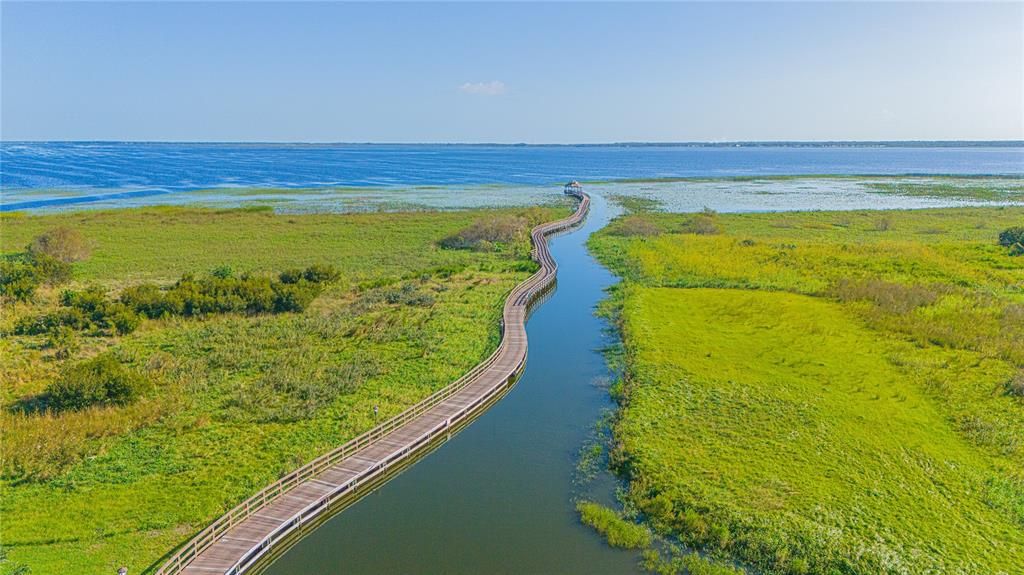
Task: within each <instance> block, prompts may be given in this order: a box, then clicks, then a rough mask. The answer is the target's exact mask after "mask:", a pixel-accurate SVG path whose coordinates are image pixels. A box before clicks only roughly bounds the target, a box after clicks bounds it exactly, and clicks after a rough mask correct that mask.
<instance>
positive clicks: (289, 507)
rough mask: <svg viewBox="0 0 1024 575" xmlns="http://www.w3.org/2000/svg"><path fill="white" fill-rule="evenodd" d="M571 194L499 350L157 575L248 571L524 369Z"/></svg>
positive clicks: (546, 228) (540, 246)
mask: <svg viewBox="0 0 1024 575" xmlns="http://www.w3.org/2000/svg"><path fill="white" fill-rule="evenodd" d="M573 195H575V196H576V197H578V198H579V200H580V202H579V205H578V207H577V208H576V211H575V213H573V214H572V215H571V216H569V217H568V218H565V219H562V220H558V221H555V222H549V223H546V224H542V225H539V226H537V227H536V228H534V229H533V230H532V232H531V239H532V241H533V246H534V249H533V258H534V259H535V260H536V261H537V262H538V263H539V264H540V266H541V267H540V269H539V270H538V271H537V272H536V273H534V274H533V275H532V276H530V278H529V279H527V280H526V281H524V282H523V283H521V284H519V285H518V286H516V287H515V288H514V289H513V290H512V292H511V293H509V295H508V297H507V298H506V300H505V307H504V310H503V313H502V338H501V344H500V345H499V346H498V349H497V350H495V351H494V353H493V354H491V356H490V357H488V358H487V359H486V360H484V361H483V362H482V363H480V364H479V365H477V366H476V367H474V368H473V369H472V370H470V371H469V372H468V373H467V374H465V375H464V376H462V377H461V378H459V379H458V380H457V381H455V382H454V383H452V384H451V385H449V386H447V387H445V388H444V389H441V390H440V391H438V392H436V393H434V394H433V395H431V396H430V397H428V398H426V399H424V400H423V401H421V402H419V403H417V404H416V405H414V406H413V407H410V408H409V409H407V410H406V411H404V412H402V413H401V414H399V415H397V416H395V417H394V418H392V419H390V420H388V421H386V422H384V423H382V424H381V425H379V426H377V427H375V428H374V429H371V430H370V431H368V432H366V433H364V434H363V435H360V436H359V437H356V438H355V439H353V440H351V441H349V442H348V443H346V444H345V445H342V446H341V447H339V448H337V449H335V450H333V451H331V452H330V453H327V454H325V455H322V456H321V457H319V458H317V459H315V460H313V461H311V462H310V463H308V464H306V465H304V466H302V467H300V468H299V469H297V470H295V471H293V472H292V473H290V474H288V475H287V476H285V477H283V478H281V479H280V480H279V481H277V482H276V483H274V484H272V485H269V486H268V487H266V488H264V489H263V490H262V491H260V492H259V493H257V494H256V495H254V496H253V497H251V498H249V499H248V500H246V501H244V502H243V503H241V504H240V505H238V506H237V507H235V508H234V509H232V510H231V511H229V512H228V513H226V514H225V515H223V516H222V517H220V518H219V519H217V520H216V521H215V522H214V523H213V524H212V525H210V526H209V527H207V528H206V529H204V530H203V531H201V532H199V534H197V535H196V536H195V537H193V538H192V539H191V540H190V541H189V542H188V543H186V544H185V545H184V546H183V547H182V548H181V549H179V550H178V551H176V552H175V553H174V554H173V555H171V557H170V558H169V559H168V560H167V561H165V562H164V563H163V565H161V566H160V568H159V569H158V570H157V571H156V573H157V575H170V574H176V573H186V574H189V575H211V574H217V573H222V574H227V575H234V574H237V573H242V572H244V571H246V570H247V569H248V568H250V567H252V566H253V565H255V564H256V563H257V562H258V561H259V559H260V558H261V557H263V556H264V555H265V554H266V553H267V552H268V551H269V550H270V549H271V548H272V547H273V546H274V545H275V544H276V543H279V542H281V541H282V540H284V539H285V538H286V537H287V536H288V535H289V534H290V533H292V532H293V531H295V530H296V529H298V528H300V527H302V526H304V525H306V524H308V523H310V522H311V521H313V520H314V519H315V518H317V517H318V516H319V515H320V514H321V513H322V512H324V511H326V510H327V509H328V508H329V507H330V506H331V504H332V503H336V502H340V501H342V500H344V499H346V498H352V497H356V496H358V493H359V488H360V487H362V486H365V485H372V484H374V480H379V479H380V478H381V477H382V476H384V475H385V474H386V473H387V471H388V470H390V469H391V468H393V467H395V466H398V465H400V464H402V463H407V462H408V460H409V458H410V457H412V456H414V455H416V454H417V453H418V452H420V451H423V450H425V449H427V448H428V447H429V446H430V445H431V444H432V443H434V441H433V440H436V439H438V438H439V437H446V436H448V435H449V434H450V433H451V431H452V430H453V429H455V428H457V427H458V426H459V424H460V423H463V424H464V423H465V422H466V421H468V420H469V419H470V418H472V417H473V416H474V415H475V414H476V413H477V412H479V411H481V410H483V409H485V408H486V407H487V406H488V405H490V403H491V402H492V401H493V400H495V399H496V398H498V397H500V396H501V394H503V393H504V392H505V391H506V390H507V389H508V388H509V387H510V386H511V385H512V384H514V383H515V381H516V379H517V378H518V377H519V374H520V373H521V371H522V368H523V366H524V365H525V364H526V318H527V315H528V314H529V311H530V307H531V306H532V305H533V304H534V303H535V302H537V301H538V300H539V299H540V297H541V296H543V295H544V294H545V293H547V292H548V290H550V289H551V288H552V287H554V283H555V274H556V272H557V269H558V265H557V264H556V263H555V260H554V258H552V257H551V253H550V252H549V251H548V246H547V237H548V236H550V235H553V234H556V233H558V232H561V231H564V230H566V229H569V228H571V227H573V226H575V225H577V224H579V223H580V222H582V221H583V219H584V218H585V217H586V215H587V211H588V210H589V208H590V197H589V196H587V194H585V193H583V192H582V191H576V192H574V193H573Z"/></svg>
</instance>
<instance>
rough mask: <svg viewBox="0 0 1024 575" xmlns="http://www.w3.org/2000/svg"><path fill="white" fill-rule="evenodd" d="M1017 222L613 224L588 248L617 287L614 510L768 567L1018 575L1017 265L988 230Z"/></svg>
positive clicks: (793, 217)
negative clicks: (619, 353) (621, 370)
mask: <svg viewBox="0 0 1024 575" xmlns="http://www.w3.org/2000/svg"><path fill="white" fill-rule="evenodd" d="M1021 222H1024V209H1022V208H971V209H942V210H921V211H895V212H870V211H865V212H808V213H779V214H735V215H716V214H701V215H666V214H657V213H635V214H632V215H627V216H625V217H622V218H620V219H618V220H617V221H615V222H613V224H612V225H610V226H609V227H608V228H606V229H605V230H603V231H602V232H601V233H600V234H598V235H596V236H595V237H594V238H592V240H591V244H590V245H591V249H592V250H593V251H594V253H595V254H597V255H598V257H599V258H600V259H601V260H602V261H603V262H604V263H606V264H607V265H609V266H610V267H612V268H613V269H614V270H615V271H617V272H618V273H619V274H621V275H622V276H623V277H624V278H625V281H624V282H623V284H622V285H621V287H620V288H619V289H618V290H617V291H616V292H615V293H614V294H613V297H612V306H611V307H612V308H613V313H615V314H616V317H617V321H618V324H619V325H620V327H621V329H622V332H623V337H624V341H625V346H626V365H627V377H626V378H625V380H624V382H623V383H622V384H621V385H618V386H615V387H614V388H613V389H614V390H615V391H616V393H617V394H618V396H619V399H620V402H621V405H622V408H621V410H620V412H619V417H618V420H617V422H616V424H615V426H614V436H615V442H614V446H615V449H614V451H613V454H612V455H613V461H614V462H615V465H616V466H617V468H618V469H619V470H620V471H621V472H622V473H623V474H625V475H626V476H627V478H628V479H629V490H628V493H627V495H626V496H625V499H626V501H625V503H626V508H627V510H635V514H636V515H637V516H638V517H639V518H640V519H641V520H642V521H643V522H645V523H647V524H648V525H649V526H651V527H653V528H654V530H655V532H657V533H659V534H660V535H661V536H662V537H664V538H666V539H667V540H669V541H673V542H677V543H679V544H682V545H684V546H685V547H686V548H696V549H700V550H702V551H704V552H706V553H707V554H708V556H710V557H712V558H719V560H721V561H723V562H725V563H726V564H728V562H730V561H733V560H739V561H741V563H742V564H744V565H747V566H750V567H752V568H754V569H755V570H757V571H761V572H767V573H793V574H801V573H922V574H923V573H1007V574H1009V573H1015V572H1018V571H1019V569H1020V567H1021V564H1022V563H1021V557H1024V471H1022V470H1024V442H1022V439H1021V438H1022V435H1021V433H1022V430H1024V397H1021V396H1020V388H1019V387H1017V385H1018V384H1015V382H1020V381H1024V379H1022V377H1024V370H1022V369H1024V345H1022V343H1021V342H1024V258H1020V257H1012V256H1010V255H1009V253H1008V251H1007V250H1006V249H1005V248H1001V247H1000V246H998V245H997V244H996V237H997V236H998V234H999V231H1000V230H1002V229H1004V228H1007V227H1010V226H1012V225H1020V223H1021ZM695 231H696V232H698V233H694V232H695ZM679 564H680V562H678V561H677V562H676V563H675V565H676V566H678V565H679ZM649 566H652V568H657V569H659V570H660V571H659V572H668V573H671V572H675V571H676V570H677V568H676V567H673V565H670V564H669V563H668V562H664V561H658V560H652V561H650V565H649ZM679 568H681V567H679Z"/></svg>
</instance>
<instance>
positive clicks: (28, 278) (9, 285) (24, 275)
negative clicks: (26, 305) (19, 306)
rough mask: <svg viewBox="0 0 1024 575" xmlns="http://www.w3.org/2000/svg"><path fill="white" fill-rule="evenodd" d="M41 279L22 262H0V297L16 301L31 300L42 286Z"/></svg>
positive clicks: (32, 267)
mask: <svg viewBox="0 0 1024 575" xmlns="http://www.w3.org/2000/svg"><path fill="white" fill-rule="evenodd" d="M42 283H43V281H42V278H40V277H39V274H38V273H36V269H35V267H34V266H32V265H31V264H29V263H27V262H24V261H15V260H3V261H0V296H3V297H5V298H10V299H14V300H18V301H26V300H28V299H31V298H32V296H33V295H35V293H36V289H37V288H38V287H39V286H40V285H42Z"/></svg>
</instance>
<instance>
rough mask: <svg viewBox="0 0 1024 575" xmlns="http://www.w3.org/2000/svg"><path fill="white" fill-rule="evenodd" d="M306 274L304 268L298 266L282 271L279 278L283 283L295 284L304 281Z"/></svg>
mask: <svg viewBox="0 0 1024 575" xmlns="http://www.w3.org/2000/svg"><path fill="white" fill-rule="evenodd" d="M304 274H305V272H304V271H303V270H300V269H298V268H296V269H290V270H285V271H283V272H281V273H280V274H279V275H278V276H277V279H279V280H280V281H281V283H285V284H294V283H299V282H300V281H302V279H303V275H304Z"/></svg>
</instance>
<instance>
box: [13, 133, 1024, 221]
mask: <svg viewBox="0 0 1024 575" xmlns="http://www.w3.org/2000/svg"><path fill="white" fill-rule="evenodd" d="M798 174H998V175H1020V174H1024V148H1022V147H1019V146H1018V147H962V148H942V147H868V146H864V147H786V146H774V147H769V146H763V147H738V148H730V147H716V148H708V147H684V146H464V145H341V144H328V145H311V144H180V143H138V142H92V143H90V142H74V143H69V142H40V143H37V142H0V191H2V194H3V202H2V204H0V209H4V210H14V209H36V208H45V207H52V206H62V205H70V204H92V203H96V202H102V203H103V204H104V207H117V206H127V205H140V204H148V203H165V202H166V196H180V195H182V192H190V191H196V190H203V189H210V188H216V189H223V190H231V189H238V188H284V189H314V190H316V189H321V190H322V189H328V188H345V189H363V190H366V189H369V190H378V191H379V190H386V189H406V188H416V187H423V186H441V187H445V188H448V189H449V191H451V189H452V188H454V189H459V187H461V186H481V185H500V186H503V187H505V189H504V190H503V191H502V192H501V195H503V196H509V195H510V194H511V195H515V194H518V193H520V192H524V191H529V190H531V189H536V187H538V186H550V185H551V184H554V183H559V182H564V181H566V180H568V179H571V178H578V179H586V180H589V181H601V180H619V179H627V178H666V177H720V176H751V175H798ZM414 191H415V190H414ZM419 191H420V192H423V190H419ZM449 195H450V194H449ZM530 199H532V198H530ZM524 200H527V201H529V199H526V198H524ZM184 201H189V200H184ZM413 201H415V200H413Z"/></svg>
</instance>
